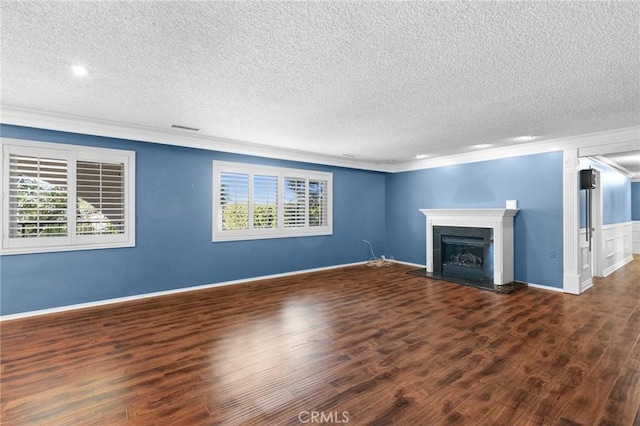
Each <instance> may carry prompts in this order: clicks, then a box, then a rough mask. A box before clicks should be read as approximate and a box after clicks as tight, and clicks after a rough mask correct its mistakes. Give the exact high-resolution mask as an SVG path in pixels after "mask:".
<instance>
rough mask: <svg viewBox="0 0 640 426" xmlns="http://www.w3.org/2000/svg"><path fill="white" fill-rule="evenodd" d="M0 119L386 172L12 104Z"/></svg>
mask: <svg viewBox="0 0 640 426" xmlns="http://www.w3.org/2000/svg"><path fill="white" fill-rule="evenodd" d="M0 122H1V123H3V124H12V125H16V126H25V127H34V128H40V129H47V130H57V131H62V132H70V133H81V134H88V135H94V136H104V137H110V138H118V139H128V140H134V141H141V142H149V143H157V144H162V145H174V146H182V147H187V148H198V149H204V150H208V151H221V152H228V153H232V154H242V155H250V156H257V157H265V158H273V159H278V160H289V161H297V162H303V163H312V164H322V165H327V166H338V167H347V168H352V169H363V170H370V171H379V172H388V171H390V170H388V167H386V166H385V165H384V164H377V163H372V162H366V161H363V160H357V159H348V158H341V157H335V156H330V155H326V154H320V153H311V152H304V151H297V150H290V149H285V148H275V147H270V146H266V145H261V144H257V143H251V142H245V141H239V140H234V139H225V138H219V137H214V136H206V135H199V134H186V133H184V131H181V130H173V129H160V128H157V127H150V126H141V125H136V124H129V123H120V122H115V121H108V120H100V119H95V118H88V117H78V116H71V115H66V114H58V113H52V112H46V111H37V110H31V109H25V108H18V107H13V106H6V105H2V106H0Z"/></svg>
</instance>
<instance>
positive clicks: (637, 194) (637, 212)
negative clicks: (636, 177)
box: [631, 182, 640, 220]
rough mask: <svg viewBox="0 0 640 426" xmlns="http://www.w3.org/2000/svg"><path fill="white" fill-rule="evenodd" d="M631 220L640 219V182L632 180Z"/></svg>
mask: <svg viewBox="0 0 640 426" xmlns="http://www.w3.org/2000/svg"><path fill="white" fill-rule="evenodd" d="M631 220H640V182H631Z"/></svg>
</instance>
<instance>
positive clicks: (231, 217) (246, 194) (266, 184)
mask: <svg viewBox="0 0 640 426" xmlns="http://www.w3.org/2000/svg"><path fill="white" fill-rule="evenodd" d="M213 170H214V173H213V176H214V183H213V188H214V194H213V241H233V240H248V239H259V238H279V237H297V236H310V235H331V234H332V233H333V225H332V213H331V212H332V203H331V191H332V181H333V175H332V174H331V173H326V172H314V171H309V170H299V169H285V168H280V167H266V166H257V165H251V164H242V163H226V162H220V161H214V162H213Z"/></svg>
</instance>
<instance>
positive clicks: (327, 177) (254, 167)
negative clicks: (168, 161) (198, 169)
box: [211, 160, 333, 242]
mask: <svg viewBox="0 0 640 426" xmlns="http://www.w3.org/2000/svg"><path fill="white" fill-rule="evenodd" d="M224 172H228V173H242V174H249V176H253V175H268V176H277V178H278V199H277V206H278V209H277V212H278V213H277V216H278V222H277V224H278V226H277V227H276V228H254V229H242V230H222V229H220V228H219V226H218V225H219V224H220V219H221V218H220V185H221V184H220V177H221V173H224ZM212 178H213V179H212V181H213V188H212V210H213V211H212V213H213V214H212V222H211V223H212V241H213V242H225V241H244V240H260V239H270V238H290V237H312V236H326V235H333V173H331V172H320V171H315V170H306V169H294V168H285V167H276V166H263V165H259V164H249V163H236V162H228V161H218V160H214V161H213V176H212ZM285 178H304V179H306V180H307V185H308V181H309V180H322V181H326V182H327V224H326V225H325V226H309V224H308V213H307V221H306V226H305V227H295V228H294V227H284V226H283V223H284V221H283V215H284V210H283V208H282V207H283V203H284V197H283V193H284V179H285ZM251 180H252V179H251V178H249V188H250V189H249V200H252V198H253V194H251V188H252V185H253V183H252V182H251ZM307 191H308V187H307ZM305 202H306V205H307V207H308V206H309V200H308V198H307V199H306V201H305ZM252 212H253V204H252V203H251V201H250V202H249V215H251V213H252Z"/></svg>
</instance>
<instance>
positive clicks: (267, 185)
mask: <svg viewBox="0 0 640 426" xmlns="http://www.w3.org/2000/svg"><path fill="white" fill-rule="evenodd" d="M252 207H253V209H252V210H253V227H254V228H276V227H277V226H278V177H277V176H269V175H260V174H257V175H254V176H253V203H252Z"/></svg>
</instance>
